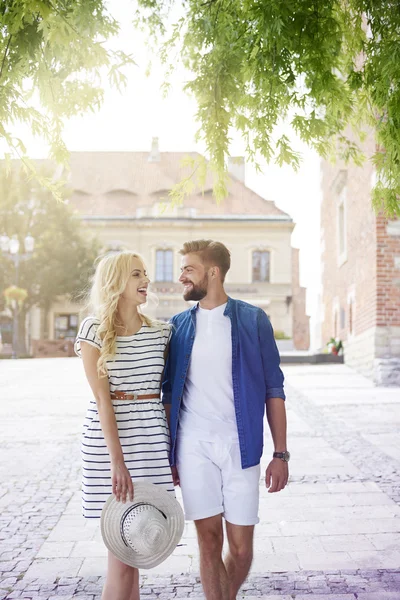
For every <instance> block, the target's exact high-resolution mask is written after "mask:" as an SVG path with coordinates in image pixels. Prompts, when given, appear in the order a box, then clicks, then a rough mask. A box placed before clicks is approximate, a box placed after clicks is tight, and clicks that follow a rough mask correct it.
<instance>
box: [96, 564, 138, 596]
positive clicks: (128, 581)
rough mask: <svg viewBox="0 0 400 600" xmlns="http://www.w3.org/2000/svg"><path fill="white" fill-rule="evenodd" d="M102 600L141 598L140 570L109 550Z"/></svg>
mask: <svg viewBox="0 0 400 600" xmlns="http://www.w3.org/2000/svg"><path fill="white" fill-rule="evenodd" d="M101 600H139V571H138V569H135V568H134V567H129V566H128V565H125V564H124V563H123V562H121V561H120V560H118V558H116V557H115V556H114V555H113V554H112V553H111V552H108V571H107V577H106V582H105V584H104V588H103V594H102V596H101Z"/></svg>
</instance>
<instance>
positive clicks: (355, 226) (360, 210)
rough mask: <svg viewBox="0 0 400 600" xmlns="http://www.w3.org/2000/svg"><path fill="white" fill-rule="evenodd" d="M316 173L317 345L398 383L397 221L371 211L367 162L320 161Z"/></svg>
mask: <svg viewBox="0 0 400 600" xmlns="http://www.w3.org/2000/svg"><path fill="white" fill-rule="evenodd" d="M374 150H375V142H374V139H373V137H372V136H370V137H369V139H368V140H367V142H366V144H365V153H366V154H367V156H371V155H372V154H373V152H374ZM322 176H323V177H322V189H323V199H322V206H321V245H322V247H321V250H322V254H321V260H322V287H323V294H322V311H321V312H322V341H323V343H324V344H325V343H327V342H328V341H329V339H330V338H331V337H339V338H341V339H342V340H343V343H344V355H345V362H346V364H348V365H349V366H350V367H353V368H355V369H356V370H358V371H359V372H360V373H363V374H364V375H366V376H368V377H372V378H373V380H374V381H375V382H376V383H378V384H380V385H391V384H395V385H400V220H395V219H394V220H390V219H386V218H385V217H384V216H383V215H382V214H376V213H375V212H374V210H373V208H372V205H371V190H372V188H373V186H374V184H375V172H374V168H373V165H372V164H371V162H366V163H365V164H364V165H363V166H362V167H356V166H345V165H344V164H342V163H338V164H336V165H335V166H332V165H330V164H328V163H326V162H325V163H323V168H322Z"/></svg>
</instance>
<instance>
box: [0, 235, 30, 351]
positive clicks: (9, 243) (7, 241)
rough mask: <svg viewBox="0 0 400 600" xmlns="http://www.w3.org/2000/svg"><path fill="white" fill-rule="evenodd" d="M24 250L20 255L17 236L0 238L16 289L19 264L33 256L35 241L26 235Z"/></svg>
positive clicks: (15, 318)
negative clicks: (10, 261) (12, 273)
mask: <svg viewBox="0 0 400 600" xmlns="http://www.w3.org/2000/svg"><path fill="white" fill-rule="evenodd" d="M24 248H25V252H24V253H20V251H19V249H20V243H19V239H18V236H17V235H13V236H12V238H9V237H8V235H6V234H5V233H4V234H3V235H2V236H0V249H1V251H2V253H3V254H5V255H6V256H7V257H8V258H9V259H10V260H12V262H13V263H14V267H15V283H14V285H15V286H16V287H18V283H19V264H20V261H21V260H28V259H29V258H31V256H32V254H33V250H34V248H35V240H34V238H33V237H32V236H31V235H30V234H28V235H27V236H26V238H25V239H24ZM18 316H19V315H18V307H17V306H14V315H13V342H12V358H18V327H19V321H18Z"/></svg>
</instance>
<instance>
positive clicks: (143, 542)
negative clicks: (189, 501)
mask: <svg viewBox="0 0 400 600" xmlns="http://www.w3.org/2000/svg"><path fill="white" fill-rule="evenodd" d="M133 489H134V498H133V501H132V502H125V504H123V503H122V502H117V500H116V499H115V496H114V495H112V496H110V497H109V498H108V500H107V501H106V503H105V504H104V506H103V510H102V512H101V522H100V525H101V535H102V537H103V540H104V543H105V545H106V546H107V548H108V549H109V550H110V552H112V554H114V556H116V557H117V558H118V559H119V560H120V561H122V562H123V563H125V564H127V565H130V566H131V567H136V568H138V569H139V568H140V569H151V568H152V567H156V566H157V565H159V564H160V563H161V562H163V560H165V559H166V558H167V557H168V556H169V555H170V554H171V553H172V552H173V551H174V549H175V548H176V546H177V544H178V542H179V540H180V539H181V536H182V533H183V528H184V525H185V518H184V516H183V511H182V508H181V506H180V504H179V502H178V501H177V500H176V499H175V497H174V495H173V494H171V493H170V492H167V491H165V490H163V489H161V488H160V487H159V486H158V485H154V484H153V483H147V482H134V484H133Z"/></svg>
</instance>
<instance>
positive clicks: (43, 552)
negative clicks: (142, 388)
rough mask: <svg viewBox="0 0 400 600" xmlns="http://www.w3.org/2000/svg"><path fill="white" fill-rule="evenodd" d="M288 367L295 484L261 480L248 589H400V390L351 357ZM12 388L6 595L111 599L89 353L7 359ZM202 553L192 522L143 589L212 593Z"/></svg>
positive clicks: (1, 494) (1, 471)
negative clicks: (275, 490)
mask: <svg viewBox="0 0 400 600" xmlns="http://www.w3.org/2000/svg"><path fill="white" fill-rule="evenodd" d="M284 371H285V374H286V378H287V391H288V400H287V409H288V420H289V442H290V450H291V452H292V461H291V483H290V485H289V486H288V487H287V488H286V489H285V490H284V491H283V492H281V493H279V494H274V495H271V494H267V493H266V491H265V489H264V488H263V486H262V484H261V510H260V517H261V523H260V525H258V526H257V529H256V542H255V560H254V564H253V568H252V572H251V574H250V577H249V579H248V581H247V582H246V584H245V585H244V586H243V588H242V590H241V592H240V594H239V596H238V598H246V599H247V600H249V599H250V600H255V599H256V598H268V599H269V600H278V599H279V600H306V599H307V600H322V599H324V600H325V599H329V600H356V599H357V600H400V508H399V503H400V473H399V463H400V436H399V435H398V432H399V425H400V389H399V388H396V389H394V388H386V389H385V388H375V387H374V386H373V385H372V384H371V383H370V382H369V381H368V380H366V379H365V378H363V377H361V376H358V375H356V374H355V373H354V372H352V371H350V370H349V369H347V368H346V367H345V366H343V365H317V366H301V365H299V366H285V367H284ZM0 390H1V391H0V395H1V399H0V440H1V443H0V452H1V462H0V481H1V482H2V485H1V487H0V514H1V516H0V599H5V598H6V599H7V600H9V599H11V598H26V599H31V600H33V599H40V600H53V599H55V598H62V599H64V600H68V599H70V598H80V599H81V600H89V599H90V600H97V599H99V598H100V593H101V586H102V583H103V580H104V573H105V566H106V559H105V556H106V552H105V548H104V546H103V544H102V541H101V538H100V534H99V528H98V524H97V523H94V522H93V521H85V520H84V519H83V518H82V517H81V516H80V491H79V488H80V456H79V438H80V430H81V422H82V418H83V415H84V413H85V410H86V403H87V400H88V398H89V397H90V390H89V388H88V385H87V384H86V382H85V379H84V376H83V372H82V365H81V363H80V361H79V359H43V360H19V361H4V360H3V361H0ZM271 452H272V447H271V442H270V439H269V436H266V441H265V456H266V457H269V456H270V454H271ZM266 463H267V458H266V460H265V461H264V466H265V465H266ZM197 554H198V553H197V545H196V540H195V534H194V529H193V525H192V524H191V523H187V524H186V528H185V533H184V537H183V539H182V542H181V545H180V546H179V547H178V548H177V550H176V551H175V553H174V554H173V555H172V556H171V557H170V558H169V559H168V560H167V561H166V562H165V563H163V564H162V565H160V566H159V567H158V568H157V569H154V570H151V571H148V572H144V571H143V573H142V577H141V585H142V597H143V598H145V597H149V598H160V599H164V600H169V599H171V598H193V597H194V598H202V597H203V595H202V590H201V586H200V583H199V578H198V556H197Z"/></svg>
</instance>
